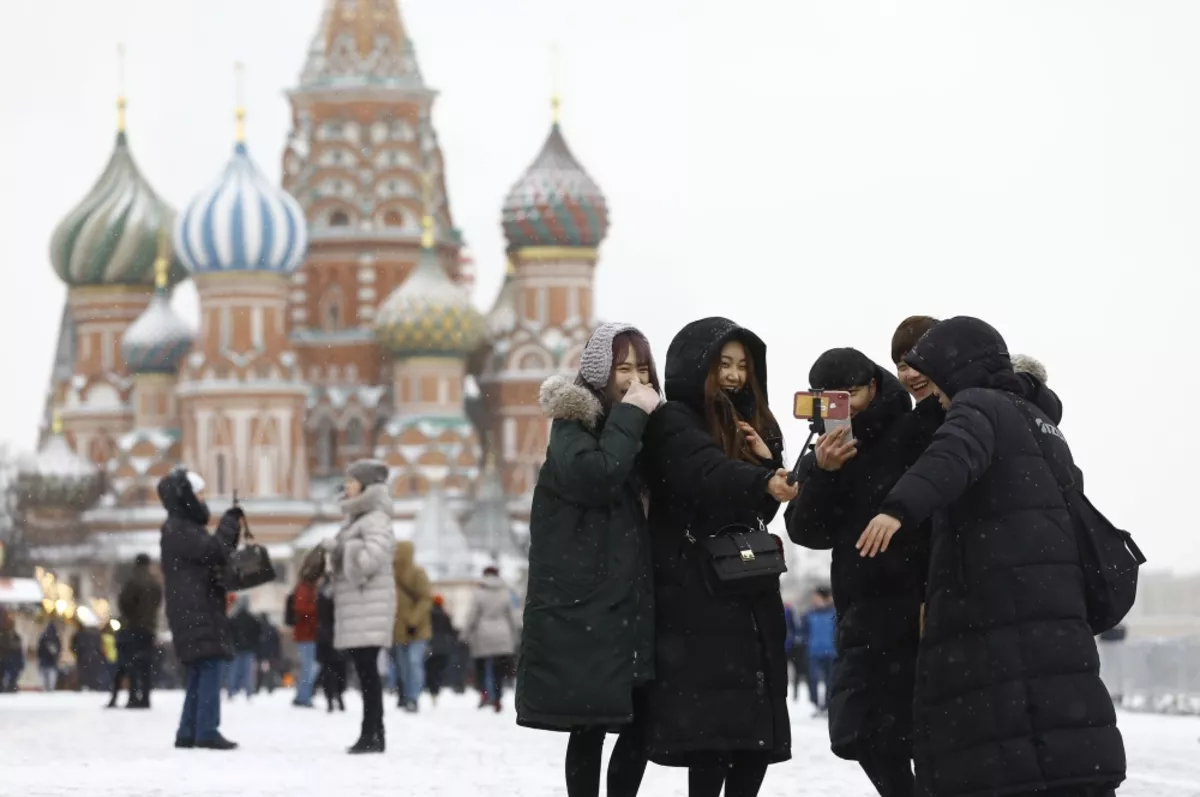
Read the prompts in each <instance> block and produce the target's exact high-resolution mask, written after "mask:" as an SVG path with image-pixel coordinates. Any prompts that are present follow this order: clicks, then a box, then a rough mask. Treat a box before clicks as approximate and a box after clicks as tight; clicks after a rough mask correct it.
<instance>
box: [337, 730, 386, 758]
mask: <svg viewBox="0 0 1200 797" xmlns="http://www.w3.org/2000/svg"><path fill="white" fill-rule="evenodd" d="M385 747H386V745H385V744H384V741H383V732H382V731H376V732H375V733H372V734H363V735H362V737H360V738H359V740H358V741H357V742H355V743H354V746H353V747H351V748H350V749H349V750H347V751H346V752H348V753H350V755H364V754H367V753H382V752H384V749H385Z"/></svg>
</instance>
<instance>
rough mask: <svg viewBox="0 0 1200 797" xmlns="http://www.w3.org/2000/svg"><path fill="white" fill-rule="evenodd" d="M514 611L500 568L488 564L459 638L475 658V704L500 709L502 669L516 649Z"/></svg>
mask: <svg viewBox="0 0 1200 797" xmlns="http://www.w3.org/2000/svg"><path fill="white" fill-rule="evenodd" d="M516 615H517V610H516V607H515V606H514V605H513V596H512V591H511V590H510V589H509V587H508V584H506V583H504V579H502V578H500V571H499V570H498V569H497V568H495V567H494V566H488V567H487V568H485V569H484V571H483V580H482V581H480V582H479V585H478V586H477V587H476V588H475V592H474V594H472V596H471V610H470V613H469V614H468V615H467V623H466V626H465V632H464V634H463V638H464V639H465V640H466V642H467V644H468V645H469V646H470V648H471V658H472V659H474V660H475V684H476V686H477V687H478V688H479V690H480V692H481V699H480V701H479V707H480V708H483V707H484V706H487V705H491V706H493V707H494V708H495V709H496V711H497V712H498V711H500V708H501V706H500V695H501V692H502V691H503V685H504V672H505V670H506V665H507V663H508V662H509V661H510V660H511V658H512V655H513V653H514V652H516V649H517V617H516Z"/></svg>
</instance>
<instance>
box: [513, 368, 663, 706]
mask: <svg viewBox="0 0 1200 797" xmlns="http://www.w3.org/2000/svg"><path fill="white" fill-rule="evenodd" d="M540 400H541V405H542V411H543V412H544V413H545V414H546V415H547V416H548V417H550V418H553V419H554V421H553V426H552V427H551V429H550V445H549V447H548V449H547V451H546V462H545V464H543V465H542V469H541V472H540V474H539V475H538V483H537V487H536V488H535V489H534V492H533V509H532V511H531V513H530V528H529V542H530V548H529V589H528V595H527V596H526V599H525V623H524V632H523V634H522V636H521V655H520V657H519V659H518V661H519V665H518V667H519V670H518V674H517V723H518V724H520V725H524V726H527V727H534V728H543V729H549V730H572V729H575V728H583V727H613V726H617V725H623V724H627V723H629V722H630V721H631V720H632V718H633V687H634V686H635V685H638V684H644V683H645V682H647V681H649V680H650V679H651V678H652V677H653V675H654V588H653V586H652V583H651V580H652V573H651V564H650V533H649V529H648V527H647V523H646V511H645V508H644V507H643V505H642V495H641V493H642V480H641V477H640V475H639V474H638V472H637V463H638V454H639V452H640V451H641V448H642V432H643V431H644V430H645V428H646V422H647V421H648V420H649V418H650V416H649V415H647V414H646V413H645V412H643V411H642V410H640V409H638V408H637V407H635V406H633V405H631V404H617V405H615V406H613V407H612V408H611V409H610V410H609V411H608V414H607V415H604V414H603V408H602V406H601V404H600V401H599V399H597V398H596V397H595V396H594V395H592V393H591V391H589V390H587V389H586V388H583V387H580V386H578V385H575V384H574V383H572V382H571V381H570V380H569V379H567V378H565V377H560V376H556V377H551V378H550V379H549V380H547V381H546V383H545V384H544V385H543V386H542V389H541V395H540Z"/></svg>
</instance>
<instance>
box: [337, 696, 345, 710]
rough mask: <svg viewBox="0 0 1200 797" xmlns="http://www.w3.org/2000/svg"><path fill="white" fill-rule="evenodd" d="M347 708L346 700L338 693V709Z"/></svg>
mask: <svg viewBox="0 0 1200 797" xmlns="http://www.w3.org/2000/svg"><path fill="white" fill-rule="evenodd" d="M345 710H346V701H345V700H342V697H341V695H338V711H345Z"/></svg>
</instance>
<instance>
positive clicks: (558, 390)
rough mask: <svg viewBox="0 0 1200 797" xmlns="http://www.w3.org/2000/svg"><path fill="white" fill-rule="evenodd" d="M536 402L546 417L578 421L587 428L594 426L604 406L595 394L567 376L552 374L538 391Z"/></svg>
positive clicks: (602, 412)
mask: <svg viewBox="0 0 1200 797" xmlns="http://www.w3.org/2000/svg"><path fill="white" fill-rule="evenodd" d="M538 404H539V405H540V406H541V408H542V414H543V415H545V416H546V417H547V418H551V419H553V420H561V421H580V422H582V423H583V424H584V425H585V426H587V427H588V428H589V429H594V428H596V424H597V423H598V422H599V421H600V416H601V415H603V414H604V406H603V405H602V404H601V403H600V399H598V398H596V394H595V393H593V392H592V391H590V390H588V389H587V388H586V387H582V386H580V385H577V384H575V382H574V380H572V379H571V378H570V377H568V376H561V375H559V376H552V377H550V378H549V379H547V380H546V381H545V382H543V383H542V388H541V390H540V391H538Z"/></svg>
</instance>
